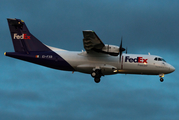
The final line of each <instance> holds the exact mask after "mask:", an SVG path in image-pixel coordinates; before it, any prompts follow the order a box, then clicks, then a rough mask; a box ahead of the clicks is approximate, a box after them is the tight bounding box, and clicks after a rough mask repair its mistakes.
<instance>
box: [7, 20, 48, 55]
mask: <svg viewBox="0 0 179 120" xmlns="http://www.w3.org/2000/svg"><path fill="white" fill-rule="evenodd" d="M7 21H8V25H9V29H10V33H11V38H12V41H13V45H14V50H15V52H19V53H26V54H29V53H30V52H35V51H38V52H40V51H51V50H50V49H49V48H48V47H47V46H46V45H44V44H43V43H42V42H40V41H39V40H38V39H37V38H36V37H34V36H33V35H32V34H31V33H30V32H29V30H28V28H27V26H26V24H25V22H24V21H23V20H20V19H9V18H8V19H7Z"/></svg>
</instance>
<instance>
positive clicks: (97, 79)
mask: <svg viewBox="0 0 179 120" xmlns="http://www.w3.org/2000/svg"><path fill="white" fill-rule="evenodd" d="M91 76H92V77H93V78H94V81H95V82H96V83H99V82H100V78H101V70H100V69H96V70H95V71H93V72H92V73H91Z"/></svg>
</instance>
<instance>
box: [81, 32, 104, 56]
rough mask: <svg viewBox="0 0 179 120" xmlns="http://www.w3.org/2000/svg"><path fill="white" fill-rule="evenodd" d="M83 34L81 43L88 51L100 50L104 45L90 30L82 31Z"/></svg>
mask: <svg viewBox="0 0 179 120" xmlns="http://www.w3.org/2000/svg"><path fill="white" fill-rule="evenodd" d="M83 36H84V38H83V45H84V48H85V50H86V51H87V52H88V53H89V52H90V51H101V50H102V48H103V47H104V46H105V45H104V43H103V42H102V41H101V39H100V38H99V37H98V36H97V35H96V33H95V32H94V31H92V30H85V31H83Z"/></svg>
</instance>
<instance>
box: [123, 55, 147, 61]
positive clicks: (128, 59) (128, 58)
mask: <svg viewBox="0 0 179 120" xmlns="http://www.w3.org/2000/svg"><path fill="white" fill-rule="evenodd" d="M147 60H148V59H143V57H137V58H130V57H129V56H126V57H125V62H127V61H129V62H130V63H132V62H134V63H147Z"/></svg>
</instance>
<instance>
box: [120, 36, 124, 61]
mask: <svg viewBox="0 0 179 120" xmlns="http://www.w3.org/2000/svg"><path fill="white" fill-rule="evenodd" d="M123 51H125V49H124V48H123V47H122V37H121V44H120V48H119V55H120V58H119V60H120V61H121V56H122V52H123Z"/></svg>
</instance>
